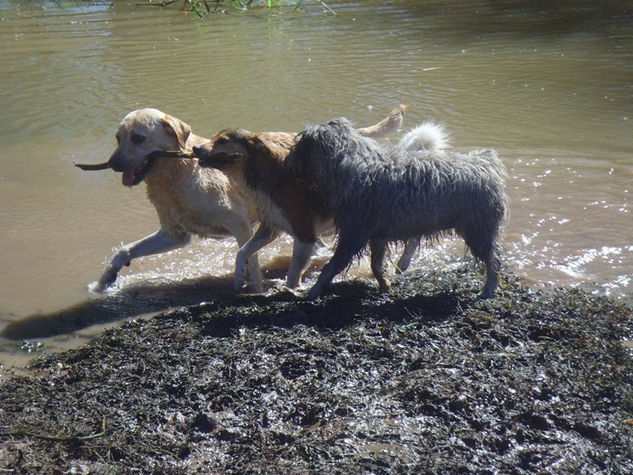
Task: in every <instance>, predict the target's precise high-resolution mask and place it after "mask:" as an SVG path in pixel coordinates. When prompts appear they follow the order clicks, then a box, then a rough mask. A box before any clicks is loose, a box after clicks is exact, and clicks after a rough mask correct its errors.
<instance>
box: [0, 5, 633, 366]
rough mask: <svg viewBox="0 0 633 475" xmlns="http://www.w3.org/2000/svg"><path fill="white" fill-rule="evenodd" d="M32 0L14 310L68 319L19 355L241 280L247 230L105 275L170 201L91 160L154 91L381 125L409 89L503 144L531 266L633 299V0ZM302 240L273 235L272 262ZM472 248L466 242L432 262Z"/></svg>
mask: <svg viewBox="0 0 633 475" xmlns="http://www.w3.org/2000/svg"><path fill="white" fill-rule="evenodd" d="M25 3H26V2H17V1H16V2H11V1H6V0H5V1H0V53H1V56H0V57H1V58H2V67H1V68H0V83H1V84H2V89H1V90H0V110H2V127H0V203H1V205H0V246H1V248H2V249H3V251H2V252H1V253H0V268H2V272H1V273H0V328H2V327H5V326H6V325H7V324H9V323H11V322H24V321H25V319H26V318H27V317H29V316H33V315H36V316H37V315H40V317H39V318H37V317H36V318H35V319H33V320H26V321H27V322H28V323H25V324H24V325H23V326H22V329H23V334H24V336H26V335H28V334H29V330H28V329H29V328H30V329H34V328H35V329H37V328H40V327H41V328H44V329H45V330H42V331H39V333H44V334H55V335H56V336H54V337H48V338H43V337H41V335H39V333H38V331H36V330H34V331H33V334H34V335H37V337H36V338H34V339H31V340H29V341H28V342H27V343H21V339H18V340H17V341H9V340H0V350H1V351H0V363H3V364H5V365H7V366H11V365H18V366H19V365H22V364H24V362H25V361H26V360H27V359H28V358H29V357H30V356H32V354H31V353H29V352H28V351H29V350H31V351H33V350H38V349H39V350H43V351H54V350H57V349H60V348H64V347H68V346H76V345H78V344H79V343H81V342H83V341H86V340H87V339H89V338H91V337H92V336H94V335H95V334H97V333H98V332H99V331H100V330H101V329H102V328H103V327H104V326H105V325H108V324H112V322H113V321H117V319H119V318H121V317H122V316H135V315H138V314H147V313H150V312H154V311H158V310H163V309H165V308H168V307H170V306H178V305H186V304H190V303H195V302H196V301H200V300H203V299H205V298H206V299H212V298H213V291H207V290H206V289H207V287H208V286H212V287H213V286H216V287H214V288H215V289H219V290H218V291H223V289H225V288H226V286H227V283H228V280H227V276H228V275H229V273H230V271H231V268H232V262H233V258H234V255H235V251H236V245H235V244H234V243H233V242H232V241H230V240H226V241H195V242H194V243H193V244H192V245H190V246H189V247H187V248H185V249H182V250H178V251H174V252H171V253H169V254H166V255H162V256H154V257H147V258H145V259H141V260H138V261H135V262H134V263H133V265H132V267H131V268H129V269H125V270H124V271H123V273H122V275H121V277H120V280H119V281H118V282H117V285H116V286H115V288H114V289H113V291H112V292H111V293H110V294H108V295H107V296H106V297H96V296H93V295H90V294H89V293H88V292H87V291H86V285H87V284H88V283H89V282H91V281H93V280H95V279H96V278H98V277H99V275H100V274H101V272H102V271H103V267H104V264H105V262H106V261H107V260H108V258H109V257H110V256H112V254H113V252H114V249H115V248H116V247H117V246H118V245H120V244H121V243H122V242H130V241H132V240H135V239H138V238H139V237H141V236H144V235H146V234H148V233H150V232H153V231H154V230H155V229H157V218H156V216H155V213H154V210H153V208H152V207H151V205H150V204H149V203H148V201H147V200H146V198H145V193H144V186H143V185H142V184H141V185H139V186H137V187H135V188H133V189H127V188H124V187H123V186H122V185H121V177H120V176H119V175H117V174H115V173H114V172H112V171H102V172H90V173H89V172H81V171H80V170H78V169H76V168H74V167H73V166H72V162H73V161H83V162H100V161H103V160H105V159H107V158H108V156H109V154H110V153H111V151H112V149H113V147H114V143H115V142H114V132H115V129H116V125H117V124H118V122H119V120H120V119H121V118H122V117H123V116H124V115H125V114H126V113H127V112H129V111H130V110H132V109H135V108H139V107H147V106H152V107H157V108H160V109H162V110H164V111H166V112H169V113H171V114H173V115H176V116H178V117H180V118H182V119H183V120H185V121H187V122H189V123H190V124H191V125H192V127H193V129H194V131H195V132H197V133H199V134H201V135H206V136H208V135H209V134H210V133H211V132H212V131H214V130H217V129H219V128H223V127H227V126H240V127H245V128H249V129H252V130H298V129H300V128H302V126H303V125H304V124H306V123H308V122H311V121H322V120H326V119H328V118H331V117H333V116H339V115H346V116H347V117H349V118H351V119H353V120H354V121H355V122H356V123H358V124H368V123H371V122H374V121H377V120H379V119H380V118H381V117H382V116H383V115H384V114H385V113H386V112H387V111H388V110H390V109H391V108H392V107H393V106H395V105H397V104H398V103H401V102H406V103H409V104H410V105H411V106H412V108H411V111H410V113H409V115H408V116H407V118H406V125H413V124H415V123H416V122H420V121H422V120H425V119H436V120H440V121H442V122H444V123H445V124H446V126H447V127H448V128H449V129H450V130H451V131H452V139H453V142H454V144H455V146H456V147H457V148H459V149H461V150H467V149H469V148H471V147H481V146H487V147H494V148H496V149H497V150H498V151H499V152H500V153H501V155H502V157H503V159H504V161H505V163H506V165H507V167H508V169H509V173H510V178H509V183H508V185H509V193H510V197H511V200H512V210H511V221H510V223H509V225H508V229H507V234H506V241H505V247H506V250H507V256H506V260H507V265H508V267H509V268H511V269H513V270H514V271H516V272H518V273H519V274H521V275H522V276H524V277H525V278H526V279H527V280H529V281H530V282H532V283H534V284H543V285H574V286H578V285H579V286H583V287H586V288H589V289H591V290H593V291H595V292H599V293H607V294H610V295H613V296H615V297H617V298H622V299H625V300H628V301H631V299H632V298H633V281H632V280H631V279H632V271H631V269H632V268H633V216H632V215H631V206H633V205H631V204H630V203H629V201H630V199H631V198H630V196H631V194H633V191H632V185H631V183H632V178H633V7H632V6H631V2H612V3H609V2H607V3H605V4H604V6H601V7H596V6H592V5H594V4H596V3H597V2H586V3H583V2H573V4H572V3H570V5H572V6H568V5H563V6H560V7H558V6H556V5H557V3H556V2H553V3H552V2H542V3H539V5H538V8H535V9H525V8H524V7H522V6H521V4H523V3H524V2H514V3H512V2H510V3H509V2H499V3H497V2H490V3H485V2H478V1H465V2H464V1H461V2H433V1H431V2H418V1H395V2H382V1H380V2H378V1H366V2H357V3H353V2H342V3H339V2H328V5H329V6H330V7H332V9H333V10H334V11H335V12H336V13H337V14H336V15H333V14H332V13H330V12H328V11H325V10H324V9H323V7H321V6H320V5H319V4H318V3H310V2H304V4H305V9H304V10H302V11H296V12H295V11H292V9H283V10H281V11H278V12H274V13H268V12H267V11H265V10H263V9H255V10H251V11H249V12H240V11H236V10H231V11H230V12H229V14H214V15H210V16H209V17H208V19H206V20H204V21H200V20H198V19H197V18H196V17H195V16H193V15H191V14H188V13H183V12H180V11H179V10H178V8H168V9H161V8H157V7H140V6H135V5H133V3H134V2H132V4H127V2H113V5H109V4H105V3H102V2H95V4H90V3H85V2H46V1H38V2H29V3H28V4H27V5H25ZM500 5H503V7H501V6H500ZM289 249H290V248H289V245H288V241H287V240H286V241H280V242H278V243H276V244H275V245H274V246H271V247H270V248H268V249H267V250H265V251H264V252H263V253H262V257H261V261H262V263H264V264H265V265H266V264H267V265H268V267H269V270H270V271H271V276H273V277H275V276H277V277H281V273H280V271H279V269H280V268H282V267H283V265H284V263H285V262H286V261H285V260H283V259H279V258H278V256H280V255H287V254H288V253H289ZM462 254H463V245H462V244H461V243H460V242H459V241H455V242H451V241H449V242H446V243H443V244H442V245H441V246H439V247H438V248H436V249H433V250H428V249H423V250H422V252H421V253H420V255H419V256H418V257H417V258H416V260H415V262H414V264H415V265H416V266H429V265H447V263H449V262H450V260H451V259H452V258H454V256H460V255H462ZM366 267H367V266H366V264H365V263H363V264H362V265H361V266H360V268H353V269H352V270H351V271H350V273H352V274H361V275H365V274H366V273H367V269H366ZM208 276H211V277H208ZM46 329H48V330H46Z"/></svg>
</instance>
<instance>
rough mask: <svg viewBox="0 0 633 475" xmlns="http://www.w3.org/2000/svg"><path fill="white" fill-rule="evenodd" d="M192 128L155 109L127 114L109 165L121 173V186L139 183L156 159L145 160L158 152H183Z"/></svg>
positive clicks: (118, 133) (120, 128) (120, 126)
mask: <svg viewBox="0 0 633 475" xmlns="http://www.w3.org/2000/svg"><path fill="white" fill-rule="evenodd" d="M190 133H191V127H189V125H187V124H185V123H184V122H182V121H181V120H178V119H176V118H175V117H172V116H170V115H168V114H165V113H164V112H161V111H159V110H157V109H139V110H135V111H133V112H130V113H129V114H128V115H126V116H125V117H124V118H123V120H122V121H121V123H120V125H119V129H118V131H117V133H116V139H117V143H118V146H117V148H116V150H115V151H114V153H113V154H112V156H111V157H110V160H109V161H108V164H109V165H110V167H111V168H112V169H113V170H116V171H118V172H123V179H122V181H123V184H124V185H125V186H134V185H137V184H139V183H140V182H141V181H143V179H144V178H145V177H146V176H147V174H148V173H149V172H150V170H151V169H152V166H153V165H154V162H155V160H156V159H154V158H148V155H149V154H150V153H152V152H156V151H159V150H178V149H185V148H186V143H187V138H188V137H189V134H190Z"/></svg>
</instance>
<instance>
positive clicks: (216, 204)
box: [147, 176, 234, 238]
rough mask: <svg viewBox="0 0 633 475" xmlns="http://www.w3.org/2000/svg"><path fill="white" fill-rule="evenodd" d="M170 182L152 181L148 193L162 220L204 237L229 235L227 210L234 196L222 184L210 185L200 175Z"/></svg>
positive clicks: (171, 225) (170, 225)
mask: <svg viewBox="0 0 633 475" xmlns="http://www.w3.org/2000/svg"><path fill="white" fill-rule="evenodd" d="M180 178H181V179H180V180H174V181H172V182H171V183H169V184H166V183H151V185H150V183H148V189H147V191H148V196H149V198H150V201H151V202H152V203H153V204H154V206H155V208H156V210H157V212H158V214H159V216H160V219H161V223H162V224H163V225H165V226H167V227H176V228H179V229H181V230H182V231H185V232H187V233H190V234H196V235H199V236H202V237H211V238H223V237H226V236H228V235H229V234H230V233H229V232H228V229H227V226H226V224H225V222H224V221H225V220H226V213H227V210H228V209H230V208H231V203H232V202H233V201H234V199H231V197H229V195H228V193H229V191H228V190H227V189H224V187H222V186H219V185H221V184H218V183H213V184H210V183H208V182H207V180H204V179H201V178H200V177H195V176H194V177H187V178H189V179H187V178H185V177H180Z"/></svg>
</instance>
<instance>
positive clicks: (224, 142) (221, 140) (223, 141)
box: [215, 137, 229, 145]
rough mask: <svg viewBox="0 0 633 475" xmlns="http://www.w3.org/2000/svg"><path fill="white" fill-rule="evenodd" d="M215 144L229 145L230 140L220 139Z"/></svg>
mask: <svg viewBox="0 0 633 475" xmlns="http://www.w3.org/2000/svg"><path fill="white" fill-rule="evenodd" d="M215 143H216V144H217V145H224V144H227V143H229V139H227V138H226V137H220V138H219V139H217V140H216V141H215Z"/></svg>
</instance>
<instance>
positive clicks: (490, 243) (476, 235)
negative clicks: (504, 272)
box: [462, 229, 501, 299]
mask: <svg viewBox="0 0 633 475" xmlns="http://www.w3.org/2000/svg"><path fill="white" fill-rule="evenodd" d="M495 234H496V233H486V232H484V230H482V229H479V230H473V231H472V232H471V231H464V230H462V235H463V237H464V240H465V241H466V245H467V246H468V247H469V248H470V251H471V252H472V253H473V256H475V257H476V258H477V259H480V260H481V261H482V262H483V263H484V264H485V266H486V283H485V284H484V288H483V290H482V291H481V293H480V294H479V298H480V299H490V298H493V297H494V296H495V290H496V288H497V284H498V282H499V270H500V269H501V260H500V259H499V256H498V249H497V247H498V246H497V244H496V239H495V237H493V236H494V235H495Z"/></svg>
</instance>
